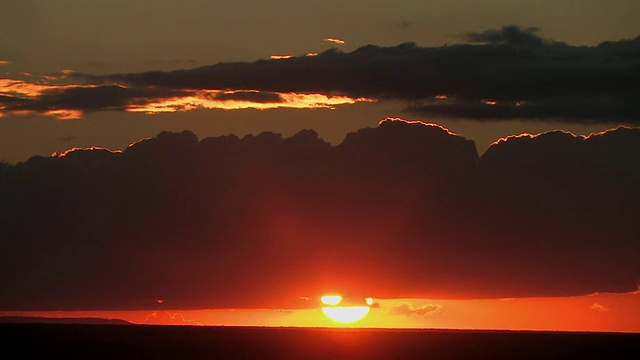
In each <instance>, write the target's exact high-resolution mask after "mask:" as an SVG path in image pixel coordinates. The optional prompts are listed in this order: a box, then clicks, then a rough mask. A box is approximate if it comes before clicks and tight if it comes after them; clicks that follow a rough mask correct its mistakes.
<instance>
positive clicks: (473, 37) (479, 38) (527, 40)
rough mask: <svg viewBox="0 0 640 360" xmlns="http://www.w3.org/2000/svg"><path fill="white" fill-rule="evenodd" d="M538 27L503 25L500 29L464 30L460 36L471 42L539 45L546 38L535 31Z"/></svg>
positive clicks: (538, 29) (537, 30)
mask: <svg viewBox="0 0 640 360" xmlns="http://www.w3.org/2000/svg"><path fill="white" fill-rule="evenodd" d="M539 31H540V28H537V27H529V28H523V27H520V26H517V25H509V26H503V27H502V28H501V29H489V30H485V31H482V32H466V33H462V34H461V35H460V37H461V38H462V39H464V40H466V41H468V42H471V43H489V44H510V45H521V46H541V45H543V44H544V43H545V42H547V40H544V39H543V38H541V37H539V36H538V35H537V34H536V33H538V32H539Z"/></svg>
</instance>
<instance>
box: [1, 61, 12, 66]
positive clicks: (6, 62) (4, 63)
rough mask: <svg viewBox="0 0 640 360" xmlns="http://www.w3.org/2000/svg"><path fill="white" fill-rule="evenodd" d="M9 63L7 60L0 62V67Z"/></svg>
mask: <svg viewBox="0 0 640 360" xmlns="http://www.w3.org/2000/svg"><path fill="white" fill-rule="evenodd" d="M9 63H10V61H8V60H0V66H2V65H8V64H9Z"/></svg>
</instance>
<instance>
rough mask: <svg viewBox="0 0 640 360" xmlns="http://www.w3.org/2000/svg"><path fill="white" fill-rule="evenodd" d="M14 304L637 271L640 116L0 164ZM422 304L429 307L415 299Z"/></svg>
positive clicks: (371, 131) (269, 137) (67, 304)
mask: <svg viewBox="0 0 640 360" xmlns="http://www.w3.org/2000/svg"><path fill="white" fill-rule="evenodd" d="M0 198H1V199H2V201H1V202H0V286H1V287H2V289H4V291H2V292H0V309H4V310H12V309H20V310H36V309H40V310H43V309H141V308H153V307H154V306H156V305H157V299H165V300H166V301H168V302H170V303H171V304H172V306H173V307H175V308H212V307H288V306H301V307H305V306H310V305H309V304H307V303H309V301H306V302H305V301H303V300H301V297H305V296H306V297H315V296H318V295H320V294H323V293H324V292H325V291H328V290H332V291H336V290H340V291H342V290H344V291H352V292H354V293H358V294H365V295H366V296H374V297H380V298H390V297H397V298H416V297H428V298H433V297H444V298H470V297H473V298H478V297H520V296H563V295H580V294H589V293H594V292H629V291H635V290H637V281H638V279H640V263H639V262H638V254H639V253H640V242H639V241H638V240H639V238H638V234H640V223H639V222H638V221H637V214H638V213H640V208H639V204H640V130H638V129H632V128H618V129H615V130H611V131H608V132H605V133H601V134H594V135H591V136H589V137H583V136H575V135H572V134H569V133H564V132H551V133H546V134H542V135H538V136H533V135H531V136H529V135H523V136H518V137H510V138H506V139H502V140H500V141H499V142H497V143H495V144H494V145H493V146H492V147H491V148H490V149H489V150H488V151H487V152H486V153H485V154H484V155H483V156H482V157H480V158H479V157H478V154H477V152H476V148H475V146H474V143H473V142H472V141H469V140H466V139H465V138H463V137H461V136H458V135H456V134H453V133H451V132H449V131H447V130H446V129H444V128H442V127H439V126H437V125H426V124H424V123H420V122H406V121H400V120H392V119H389V120H387V121H384V122H382V123H381V124H380V126H379V127H377V128H367V129H362V130H360V131H358V132H355V133H351V134H349V135H348V136H347V138H346V139H345V140H344V142H343V143H342V144H340V145H338V146H331V145H330V144H328V143H326V142H324V141H323V140H321V139H319V138H318V137H317V135H316V134H315V133H314V132H312V131H302V132H300V133H298V134H296V135H295V136H293V137H290V138H282V137H281V136H279V135H276V134H272V133H263V134H260V135H257V136H251V135H248V136H246V137H244V138H242V139H240V138H237V137H234V136H227V137H216V138H206V139H202V140H200V141H199V140H198V139H197V138H196V137H195V136H194V135H193V134H192V133H189V132H183V133H161V134H159V135H158V136H157V137H155V138H152V139H148V140H144V141H141V142H138V143H136V144H134V145H132V146H130V147H129V148H127V149H126V150H125V151H123V152H111V151H109V150H106V149H100V148H95V149H93V150H75V151H70V152H66V153H62V154H56V156H54V157H49V158H43V157H34V158H31V159H30V160H28V161H27V162H24V163H19V164H17V165H13V166H12V165H8V164H0ZM413 310H415V309H413Z"/></svg>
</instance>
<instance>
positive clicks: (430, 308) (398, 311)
mask: <svg viewBox="0 0 640 360" xmlns="http://www.w3.org/2000/svg"><path fill="white" fill-rule="evenodd" d="M441 308H442V306H441V305H423V306H420V307H417V308H414V307H413V306H412V305H411V304H409V303H406V302H405V303H402V304H401V305H398V306H394V307H392V308H391V310H389V315H406V316H411V315H417V316H425V315H433V314H434V313H435V312H436V311H438V310H440V309H441Z"/></svg>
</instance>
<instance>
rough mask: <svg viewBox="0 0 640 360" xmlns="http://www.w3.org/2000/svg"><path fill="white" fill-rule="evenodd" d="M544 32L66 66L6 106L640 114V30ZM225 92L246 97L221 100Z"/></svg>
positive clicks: (572, 117) (1, 106) (626, 119)
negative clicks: (116, 70)
mask: <svg viewBox="0 0 640 360" xmlns="http://www.w3.org/2000/svg"><path fill="white" fill-rule="evenodd" d="M537 32H538V29H536V28H521V27H517V26H505V27H503V28H502V29H499V30H487V31H484V32H479V33H463V34H461V35H460V37H461V38H462V40H464V41H466V43H465V44H457V45H451V46H443V47H435V48H430V47H419V46H417V45H416V44H413V43H405V44H401V45H398V46H395V47H378V46H374V45H367V46H364V47H361V48H359V49H357V50H355V51H353V52H350V53H343V52H340V51H338V50H336V49H331V50H328V51H325V52H323V53H321V54H317V55H316V54H315V53H314V54H313V55H316V56H305V55H303V56H291V55H277V56H276V55H274V56H275V57H273V59H272V60H259V61H256V62H253V63H244V62H238V63H219V64H216V65H211V66H204V67H200V68H195V69H185V70H177V71H170V72H161V71H154V72H145V73H133V74H114V75H110V76H92V75H90V74H69V75H70V77H69V78H67V80H72V81H75V82H78V83H79V84H76V86H75V87H73V88H69V87H68V86H64V87H60V86H59V87H55V88H51V89H48V90H46V91H42V92H40V93H32V94H24V93H22V94H21V93H16V92H15V91H12V89H11V88H10V87H8V86H7V85H4V87H3V88H2V90H1V92H0V96H2V97H0V115H7V114H23V113H40V114H49V115H54V116H58V115H60V114H62V115H60V116H62V117H64V116H66V117H67V118H69V117H73V116H75V117H78V116H81V113H82V112H86V111H98V110H113V109H121V110H129V111H134V110H135V109H137V110H138V111H139V110H140V109H143V111H147V112H151V113H153V112H156V111H184V110H190V109H195V108H225V109H235V108H247V107H255V108H273V107H282V106H285V105H286V104H289V106H288V107H300V108H306V107H333V106H336V105H341V104H348V103H353V102H355V101H362V100H367V101H374V100H378V101H383V100H385V99H400V100H404V101H406V102H407V111H409V112H412V113H416V114H421V115H429V116H438V117H450V118H467V119H477V120H485V119H505V120H506V119H548V120H550V119H552V120H559V121H571V122H584V123H618V124H638V123H639V122H640V105H638V104H640V90H639V87H638V85H637V84H638V83H639V82H640V37H639V38H636V39H634V40H621V41H610V42H605V43H602V44H600V45H598V46H573V45H569V44H566V43H561V42H556V41H553V40H550V39H544V38H542V37H540V36H539V35H538V33H537ZM339 40H340V39H333V38H327V41H334V42H336V43H340V42H339ZM340 41H341V40H340ZM5 80H8V79H5ZM220 94H235V96H231V95H224V96H223V98H221V97H220ZM282 94H289V95H291V94H295V95H296V96H298V97H305V96H320V97H322V96H324V97H325V98H324V99H319V100H318V101H316V102H313V104H312V105H310V106H306V105H305V106H302V105H299V106H294V105H292V104H294V103H295V104H298V102H297V101H291V102H286V101H284V100H285V99H284V97H283V96H282ZM294 97H295V96H294ZM334 97H336V98H334ZM332 99H333V102H332ZM216 100H217V101H216ZM223 100H226V101H227V102H228V100H232V101H234V104H237V103H238V102H239V103H242V104H243V106H240V107H239V106H225V105H221V103H224V102H225V101H223ZM256 100H257V101H256ZM70 112H73V113H71V115H69V114H70ZM74 114H75V115H74Z"/></svg>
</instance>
